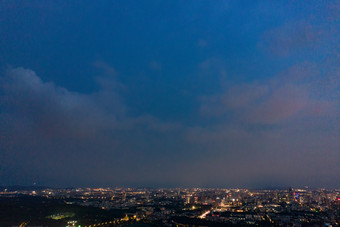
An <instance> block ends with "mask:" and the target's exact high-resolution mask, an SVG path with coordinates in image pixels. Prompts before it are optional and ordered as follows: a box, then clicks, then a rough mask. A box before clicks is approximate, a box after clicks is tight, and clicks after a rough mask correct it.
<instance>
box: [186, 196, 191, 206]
mask: <svg viewBox="0 0 340 227" xmlns="http://www.w3.org/2000/svg"><path fill="white" fill-rule="evenodd" d="M185 203H186V204H189V203H190V196H187V197H186V198H185Z"/></svg>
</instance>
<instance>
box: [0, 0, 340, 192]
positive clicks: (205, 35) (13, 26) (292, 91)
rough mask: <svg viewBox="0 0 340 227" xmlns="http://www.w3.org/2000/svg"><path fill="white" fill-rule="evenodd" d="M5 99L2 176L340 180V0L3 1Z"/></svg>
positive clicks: (103, 182)
mask: <svg viewBox="0 0 340 227" xmlns="http://www.w3.org/2000/svg"><path fill="white" fill-rule="evenodd" d="M0 98H1V99H0V185H14V184H20V185H32V184H33V183H36V184H37V185H47V186H60V187H64V186H74V187H78V186H80V187H84V186H89V187H98V186H104V187H107V186H110V187H114V186H140V187H144V186H147V187H177V186H181V187H184V186H185V187H251V188H259V187H286V186H292V187H302V186H305V185H306V186H311V187H340V2H339V1H321V0H315V1H311V0H308V1H307V0H306V1H285V0H283V1H279V0H275V1H255V0H249V1H199V0H195V1H189V0H183V1H175V0H171V1H170V0H169V1H164V0H153V1H140V0H135V1H130V0H115V1H52V0H49V1H35V0H30V1H24V0H23V1H14V0H13V1H7V0H0Z"/></svg>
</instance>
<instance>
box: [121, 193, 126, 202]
mask: <svg viewBox="0 0 340 227" xmlns="http://www.w3.org/2000/svg"><path fill="white" fill-rule="evenodd" d="M122 200H123V201H125V200H126V192H125V191H124V192H123V194H122Z"/></svg>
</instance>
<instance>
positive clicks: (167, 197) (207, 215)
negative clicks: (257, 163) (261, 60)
mask: <svg viewBox="0 0 340 227" xmlns="http://www.w3.org/2000/svg"><path fill="white" fill-rule="evenodd" d="M0 196H1V197H0V206H1V207H0V209H1V212H0V226H4V227H5V226H21V227H24V226H68V227H71V226H78V227H80V226H81V227H97V226H103V227H105V226H251V225H258V226H338V225H339V223H340V190H334V189H332V190H329V189H310V188H308V187H305V188H287V189H271V190H269V189H268V190H265V189H262V190H250V189H249V190H248V189H213V188H187V189H186V188H172V189H168V188H164V189H147V188H136V189H133V188H68V189H61V188H58V189H57V188H45V187H14V186H12V187H2V188H1V194H0Z"/></svg>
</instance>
